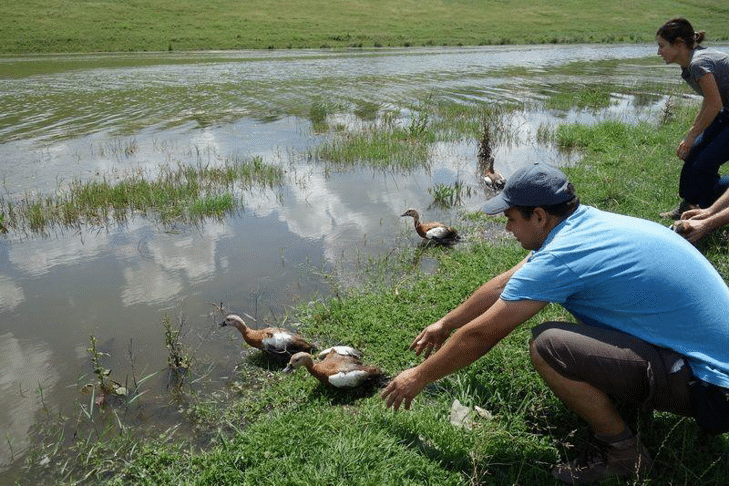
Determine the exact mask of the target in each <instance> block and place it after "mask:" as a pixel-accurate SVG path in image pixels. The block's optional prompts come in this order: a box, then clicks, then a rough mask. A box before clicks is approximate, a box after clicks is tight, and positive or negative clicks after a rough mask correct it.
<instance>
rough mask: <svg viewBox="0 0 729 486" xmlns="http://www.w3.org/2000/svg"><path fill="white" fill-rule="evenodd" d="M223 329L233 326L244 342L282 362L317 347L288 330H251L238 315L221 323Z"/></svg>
mask: <svg viewBox="0 0 729 486" xmlns="http://www.w3.org/2000/svg"><path fill="white" fill-rule="evenodd" d="M220 326H221V327H225V326H231V327H235V328H236V329H238V330H239V331H240V333H241V335H243V340H244V341H245V342H246V343H248V345H249V346H252V347H254V348H258V349H260V350H262V351H264V352H266V353H268V354H270V355H271V356H274V357H276V358H278V359H280V360H284V361H288V360H289V359H290V358H291V356H292V355H294V354H296V353H298V352H301V351H305V352H307V353H311V352H314V351H316V346H314V345H313V344H311V343H309V342H308V341H306V340H305V339H304V338H302V337H301V336H299V335H298V334H295V333H293V332H291V331H287V330H286V329H281V328H278V327H267V328H265V329H251V328H250V327H248V326H246V323H245V321H244V320H243V319H242V318H241V317H240V316H238V315H235V314H228V315H227V316H226V317H225V320H223V322H221V323H220Z"/></svg>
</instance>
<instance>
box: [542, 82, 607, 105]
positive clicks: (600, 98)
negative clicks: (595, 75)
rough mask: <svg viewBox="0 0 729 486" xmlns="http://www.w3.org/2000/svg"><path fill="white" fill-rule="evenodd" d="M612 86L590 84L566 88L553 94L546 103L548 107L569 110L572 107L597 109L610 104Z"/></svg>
mask: <svg viewBox="0 0 729 486" xmlns="http://www.w3.org/2000/svg"><path fill="white" fill-rule="evenodd" d="M610 93H611V88H610V86H590V87H587V88H581V89H569V88H565V91H563V92H560V93H557V94H555V95H552V96H551V97H550V98H549V99H548V100H547V102H546V103H545V104H546V106H547V108H551V109H554V110H569V109H572V108H578V109H586V108H587V109H592V110H597V109H600V108H606V107H608V106H610Z"/></svg>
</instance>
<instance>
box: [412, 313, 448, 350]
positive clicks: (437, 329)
mask: <svg viewBox="0 0 729 486" xmlns="http://www.w3.org/2000/svg"><path fill="white" fill-rule="evenodd" d="M450 334H451V329H450V328H448V327H446V326H445V324H443V319H441V320H439V321H437V322H434V323H433V324H431V325H430V326H428V327H426V328H425V329H423V330H422V331H421V332H420V334H418V337H416V338H415V340H414V341H413V343H412V344H411V345H410V347H409V348H408V349H414V350H415V354H416V355H417V356H420V353H422V352H423V351H424V352H425V354H424V355H423V357H424V358H427V357H428V356H430V353H432V352H433V351H438V349H439V348H440V347H441V346H442V345H443V343H444V342H445V341H446V339H448V336H450Z"/></svg>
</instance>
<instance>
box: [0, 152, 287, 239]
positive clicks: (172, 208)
mask: <svg viewBox="0 0 729 486" xmlns="http://www.w3.org/2000/svg"><path fill="white" fill-rule="evenodd" d="M283 177H284V172H283V169H282V168H280V167H277V166H272V165H269V164H265V163H264V162H263V160H262V159H261V158H260V157H254V158H253V159H251V160H249V161H240V160H233V161H232V162H229V163H226V164H224V165H222V166H216V167H211V166H198V167H183V166H180V167H178V168H177V169H176V170H173V169H170V168H164V169H163V170H162V171H161V174H160V176H159V177H158V178H157V179H156V180H153V181H149V180H147V179H145V178H144V177H143V176H141V175H139V174H136V175H133V176H130V177H128V178H126V179H123V180H121V181H119V182H115V183H112V182H109V181H108V180H107V179H106V178H102V179H101V180H97V181H87V182H82V181H80V180H75V181H73V182H72V183H71V184H70V185H69V187H68V190H67V191H66V192H65V193H61V194H60V195H57V196H55V197H51V196H31V195H26V196H25V197H24V198H23V199H22V200H21V201H20V202H19V203H17V204H15V205H14V204H13V203H11V202H6V201H4V200H0V214H2V215H3V220H2V221H3V222H2V227H4V228H6V229H8V228H15V229H18V230H21V231H22V230H23V229H25V228H28V229H30V231H31V232H36V233H42V232H45V231H47V229H48V227H49V226H53V225H63V226H67V227H78V226H80V225H81V224H83V223H91V224H97V225H103V224H107V223H108V222H109V220H110V219H113V220H114V221H116V222H120V223H121V222H124V221H126V219H127V217H128V216H129V214H130V213H137V214H143V215H148V214H150V213H154V214H156V215H157V216H158V217H159V218H160V220H161V222H162V223H163V224H170V223H172V222H174V221H180V220H181V221H182V222H195V221H199V220H201V219H203V218H206V217H216V218H221V217H223V216H224V215H225V214H226V213H228V212H231V211H233V210H235V209H236V207H237V205H238V204H240V203H239V201H237V200H236V199H235V198H234V197H233V196H232V195H231V194H230V193H229V192H226V191H228V190H229V189H231V188H232V187H233V186H236V185H237V186H239V187H240V188H242V189H249V188H251V187H253V186H259V187H264V188H273V187H275V186H278V185H281V184H282V182H283Z"/></svg>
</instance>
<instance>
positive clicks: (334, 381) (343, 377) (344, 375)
mask: <svg viewBox="0 0 729 486" xmlns="http://www.w3.org/2000/svg"><path fill="white" fill-rule="evenodd" d="M370 378H371V377H370V375H369V373H367V371H365V370H352V371H341V372H339V373H336V374H334V375H330V376H329V383H330V384H331V385H332V386H334V387H336V388H355V387H358V386H360V385H362V384H363V383H365V382H367V381H368V380H369V379H370Z"/></svg>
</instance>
